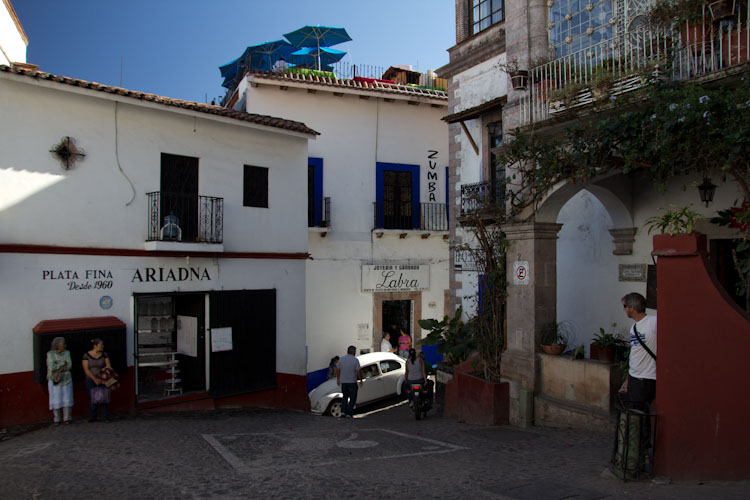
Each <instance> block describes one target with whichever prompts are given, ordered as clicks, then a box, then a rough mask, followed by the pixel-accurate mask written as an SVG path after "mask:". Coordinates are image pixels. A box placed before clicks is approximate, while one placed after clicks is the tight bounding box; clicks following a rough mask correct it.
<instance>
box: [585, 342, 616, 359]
mask: <svg viewBox="0 0 750 500" xmlns="http://www.w3.org/2000/svg"><path fill="white" fill-rule="evenodd" d="M589 352H590V353H591V354H590V356H589V357H590V358H591V359H594V360H599V361H601V362H602V363H614V362H615V348H614V346H608V347H601V346H598V345H596V344H591V345H590V346H589Z"/></svg>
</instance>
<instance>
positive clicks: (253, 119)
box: [0, 65, 320, 135]
mask: <svg viewBox="0 0 750 500" xmlns="http://www.w3.org/2000/svg"><path fill="white" fill-rule="evenodd" d="M0 71H1V72H4V73H12V74H16V75H22V76H27V77H30V78H34V79H36V80H47V81H50V82H57V83H61V84H64V85H71V86H74V87H81V88H85V89H91V90H98V91H100V92H106V93H109V94H117V95H121V96H125V97H130V98H133V99H139V100H141V101H149V102H153V103H156V104H163V105H165V106H174V107H178V108H183V109H189V110H191V111H198V112H201V113H206V114H210V115H217V116H223V117H226V118H233V119H235V120H240V121H245V122H250V123H255V124H258V125H264V126H266V127H274V128H280V129H284V130H291V131H293V132H300V133H303V134H310V135H320V133H319V132H316V131H315V130H313V129H311V128H309V127H308V126H307V125H305V124H304V123H302V122H296V121H293V120H285V119H283V118H276V117H274V116H267V115H256V114H254V113H246V112H244V111H234V110H231V109H228V108H225V107H223V106H216V105H213V104H202V103H199V102H193V101H183V100H182V99H172V98H169V97H163V96H160V95H156V94H147V93H145V92H138V91H135V90H128V89H124V88H121V87H112V86H110V85H103V84H101V83H96V82H89V81H86V80H79V79H77V78H70V77H67V76H58V75H53V74H51V73H46V72H44V71H38V70H33V69H26V68H23V67H19V66H5V65H0Z"/></svg>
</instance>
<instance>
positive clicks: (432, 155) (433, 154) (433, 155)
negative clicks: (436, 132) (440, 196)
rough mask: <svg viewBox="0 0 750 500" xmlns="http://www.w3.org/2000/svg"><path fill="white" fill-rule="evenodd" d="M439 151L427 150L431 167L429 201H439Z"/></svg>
mask: <svg viewBox="0 0 750 500" xmlns="http://www.w3.org/2000/svg"><path fill="white" fill-rule="evenodd" d="M437 155H438V152H437V151H433V150H431V149H428V150H427V164H428V166H429V167H430V168H429V170H428V171H427V192H428V194H429V198H428V200H429V201H437V199H436V197H435V192H436V191H437V180H438V174H437ZM433 160H434V161H433Z"/></svg>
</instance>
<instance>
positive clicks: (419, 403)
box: [407, 380, 434, 420]
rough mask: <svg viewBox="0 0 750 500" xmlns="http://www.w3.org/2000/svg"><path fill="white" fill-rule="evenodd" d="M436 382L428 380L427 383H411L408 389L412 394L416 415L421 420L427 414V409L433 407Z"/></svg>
mask: <svg viewBox="0 0 750 500" xmlns="http://www.w3.org/2000/svg"><path fill="white" fill-rule="evenodd" d="M433 385H434V383H433V382H432V380H428V381H427V383H425V384H422V383H414V382H411V383H409V385H408V387H407V391H408V393H409V394H411V396H412V399H411V401H412V409H413V410H414V417H415V418H416V419H417V420H421V419H422V418H423V417H426V416H427V411H428V410H430V409H431V408H432V392H433Z"/></svg>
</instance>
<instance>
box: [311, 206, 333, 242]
mask: <svg viewBox="0 0 750 500" xmlns="http://www.w3.org/2000/svg"><path fill="white" fill-rule="evenodd" d="M319 201H320V209H319V210H320V211H318V210H316V208H317V207H315V206H314V205H311V206H309V207H308V209H307V227H308V228H310V230H314V231H315V232H319V233H320V236H321V237H323V238H325V236H326V234H327V233H328V231H330V229H331V198H330V197H325V198H323V199H320V200H319Z"/></svg>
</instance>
